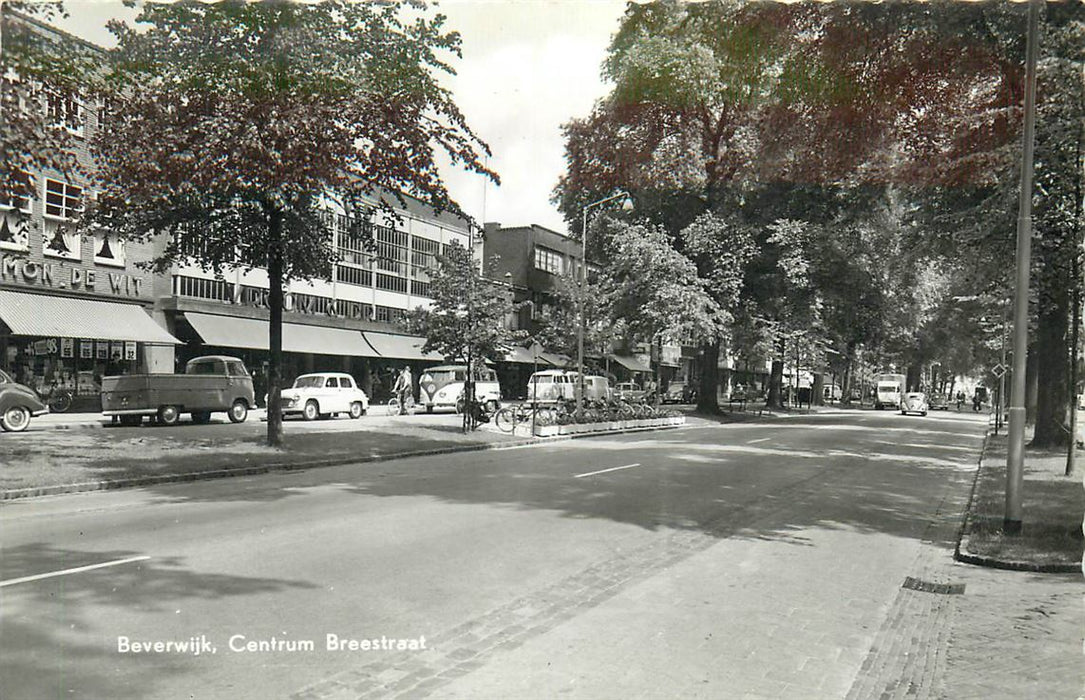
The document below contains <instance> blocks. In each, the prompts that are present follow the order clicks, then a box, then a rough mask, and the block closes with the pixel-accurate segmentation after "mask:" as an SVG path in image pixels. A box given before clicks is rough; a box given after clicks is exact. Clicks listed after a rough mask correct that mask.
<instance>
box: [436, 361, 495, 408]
mask: <svg viewBox="0 0 1085 700" xmlns="http://www.w3.org/2000/svg"><path fill="white" fill-rule="evenodd" d="M474 374H475V399H476V400H477V401H478V402H479V403H481V404H482V405H483V406H485V407H486V410H487V411H489V412H491V413H492V412H493V411H495V410H496V409H497V407H498V406H500V405H501V386H500V385H499V384H498V383H497V374H496V373H495V372H494V371H493V370H492V369H491V368H489V367H475V368H474ZM466 381H467V365H440V366H438V367H429V368H428V369H425V370H423V371H422V376H421V377H420V378H419V379H418V387H419V392H418V394H419V403H421V404H422V405H423V406H425V407H426V413H433V409H435V408H451V409H455V410H457V411H459V410H462V409H463V403H462V402H463V392H464V383H465V382H466Z"/></svg>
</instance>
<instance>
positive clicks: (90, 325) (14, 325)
mask: <svg viewBox="0 0 1085 700" xmlns="http://www.w3.org/2000/svg"><path fill="white" fill-rule="evenodd" d="M0 320H3V322H4V324H5V325H7V327H8V328H9V329H11V333H12V335H31V336H42V337H46V338H49V337H53V338H94V339H95V340H134V341H136V342H140V343H152V344H159V345H177V344H179V343H180V342H181V341H179V340H177V339H176V338H174V337H173V336H172V335H170V334H169V333H167V332H166V330H165V329H163V328H162V327H161V326H159V325H158V324H157V323H155V322H154V319H152V318H151V317H150V316H149V315H147V312H146V311H144V310H143V307H141V306H139V305H137V304H122V303H119V302H113V301H98V300H96V299H76V298H74V297H58V296H47V295H44V294H24V293H22V292H9V291H7V290H0Z"/></svg>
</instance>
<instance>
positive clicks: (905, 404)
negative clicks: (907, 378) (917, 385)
mask: <svg viewBox="0 0 1085 700" xmlns="http://www.w3.org/2000/svg"><path fill="white" fill-rule="evenodd" d="M928 410H930V406H929V405H928V404H927V395H926V394H924V393H923V392H921V391H909V392H908V393H907V394H905V395H904V398H902V399H901V401H900V415H902V416H906V415H908V414H909V413H918V414H919V415H921V416H925V415H927V411H928Z"/></svg>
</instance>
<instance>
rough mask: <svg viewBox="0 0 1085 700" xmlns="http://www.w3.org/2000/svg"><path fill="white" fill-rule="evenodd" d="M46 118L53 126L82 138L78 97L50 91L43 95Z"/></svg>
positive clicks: (80, 107)
mask: <svg viewBox="0 0 1085 700" xmlns="http://www.w3.org/2000/svg"><path fill="white" fill-rule="evenodd" d="M45 108H46V116H47V117H48V119H49V123H50V124H52V125H53V126H58V127H64V128H65V129H67V130H68V131H70V132H71V133H72V134H73V135H75V136H78V137H80V138H82V136H83V107H82V105H81V104H80V102H79V96H78V95H75V94H73V93H70V92H61V91H57V90H50V91H49V92H47V93H46V95H45Z"/></svg>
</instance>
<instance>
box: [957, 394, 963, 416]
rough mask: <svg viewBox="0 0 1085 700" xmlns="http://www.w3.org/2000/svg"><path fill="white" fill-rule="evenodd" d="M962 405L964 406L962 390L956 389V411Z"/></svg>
mask: <svg viewBox="0 0 1085 700" xmlns="http://www.w3.org/2000/svg"><path fill="white" fill-rule="evenodd" d="M963 406H964V392H963V391H958V392H957V411H958V412H960V410H961V408H962V407H963Z"/></svg>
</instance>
